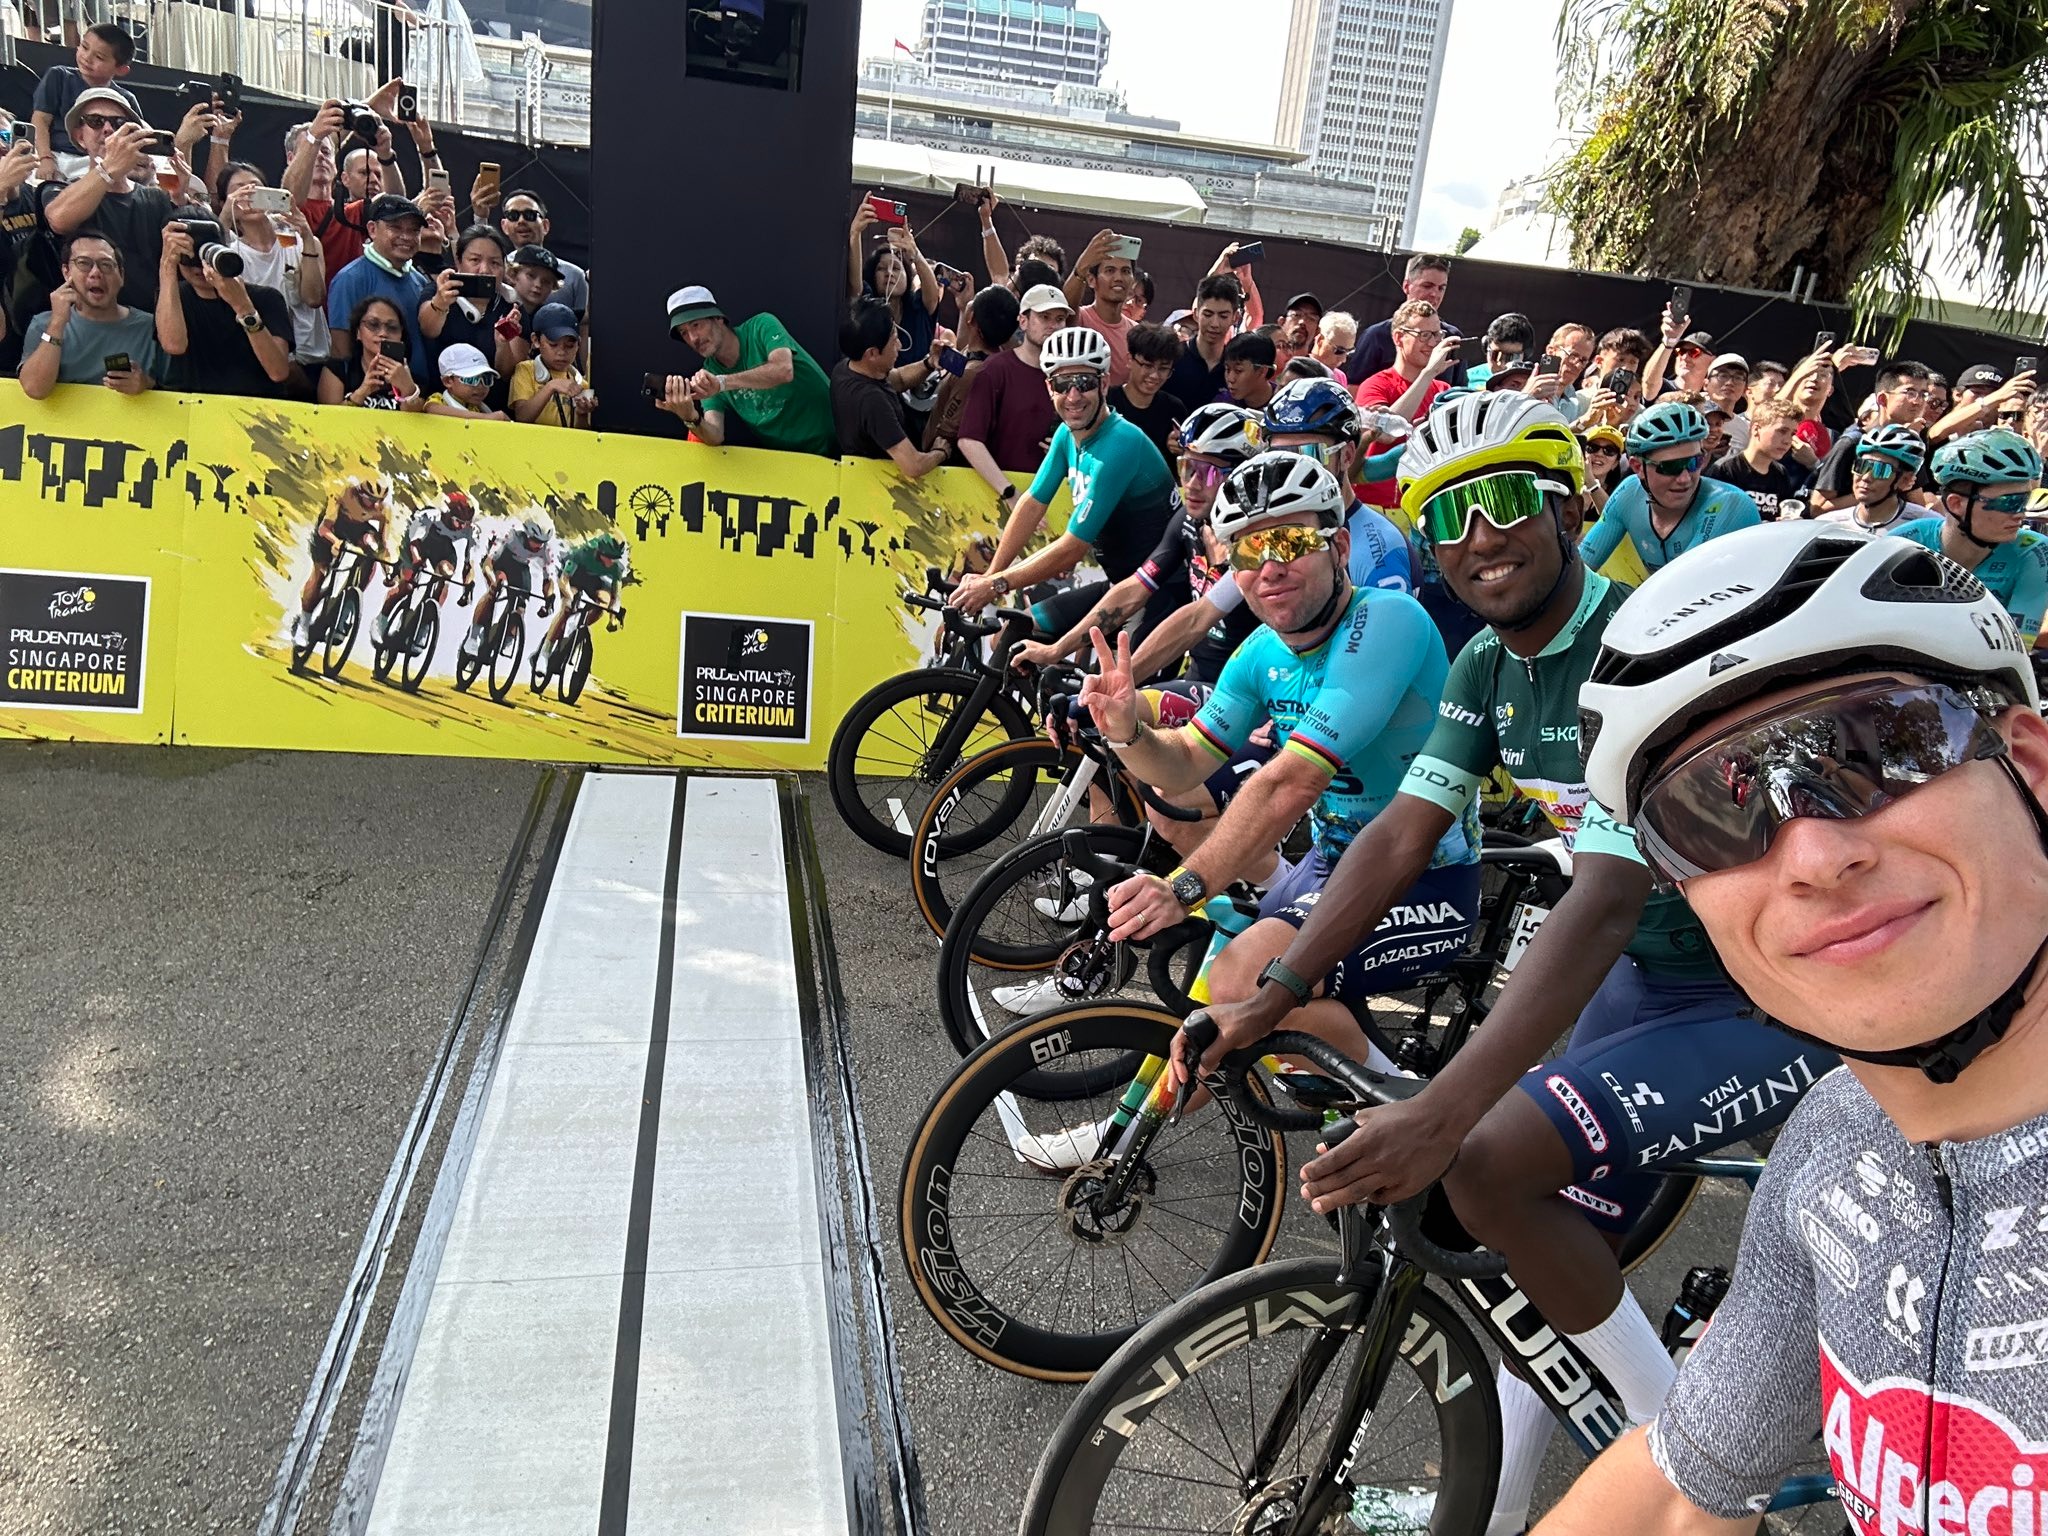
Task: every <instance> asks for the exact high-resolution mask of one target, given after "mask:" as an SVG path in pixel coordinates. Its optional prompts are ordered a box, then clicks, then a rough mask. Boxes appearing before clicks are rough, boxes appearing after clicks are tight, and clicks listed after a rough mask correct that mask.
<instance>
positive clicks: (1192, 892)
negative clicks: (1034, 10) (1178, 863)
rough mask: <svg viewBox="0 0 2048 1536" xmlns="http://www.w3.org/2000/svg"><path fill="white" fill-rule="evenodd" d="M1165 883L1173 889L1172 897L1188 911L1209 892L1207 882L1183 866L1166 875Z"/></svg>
mask: <svg viewBox="0 0 2048 1536" xmlns="http://www.w3.org/2000/svg"><path fill="white" fill-rule="evenodd" d="M1166 883H1167V885H1168V886H1169V887H1170V888H1171V889H1172V891H1173V899H1174V900H1175V901H1177V902H1179V903H1180V904H1181V905H1182V906H1184V907H1186V908H1187V909H1188V910H1189V911H1193V910H1194V909H1195V907H1196V906H1198V905H1199V904H1200V903H1201V900H1202V898H1203V897H1204V896H1207V895H1208V894H1209V882H1208V881H1206V880H1204V879H1203V878H1202V877H1201V876H1200V875H1198V874H1196V873H1195V872H1194V871H1193V870H1192V869H1188V868H1187V867H1185V866H1183V867H1181V868H1180V869H1176V870H1175V871H1174V872H1173V873H1172V874H1170V875H1168V876H1167V877H1166Z"/></svg>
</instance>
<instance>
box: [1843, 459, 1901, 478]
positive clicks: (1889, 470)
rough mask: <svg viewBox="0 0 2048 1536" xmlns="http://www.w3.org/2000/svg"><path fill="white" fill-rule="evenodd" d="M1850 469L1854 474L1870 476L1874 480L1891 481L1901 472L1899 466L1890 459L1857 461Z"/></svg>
mask: <svg viewBox="0 0 2048 1536" xmlns="http://www.w3.org/2000/svg"><path fill="white" fill-rule="evenodd" d="M1849 468H1850V469H1851V471H1852V472H1854V473H1856V474H1859V475H1865V476H1868V477H1869V478H1870V479H1872V480H1889V479H1891V478H1892V476H1894V475H1896V474H1897V473H1898V472H1899V466H1898V465H1897V464H1895V463H1893V462H1892V461H1891V460H1890V459H1880V458H1875V457H1871V458H1862V459H1857V460H1856V461H1855V462H1854V463H1852V464H1851V465H1850V466H1849Z"/></svg>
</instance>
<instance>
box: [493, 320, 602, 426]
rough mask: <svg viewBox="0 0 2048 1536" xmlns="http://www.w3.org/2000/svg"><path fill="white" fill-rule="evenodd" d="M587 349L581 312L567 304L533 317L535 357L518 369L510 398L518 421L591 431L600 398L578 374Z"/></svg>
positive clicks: (513, 413)
mask: <svg viewBox="0 0 2048 1536" xmlns="http://www.w3.org/2000/svg"><path fill="white" fill-rule="evenodd" d="M582 344H583V331H582V327H581V326H579V325H578V324H577V323H576V311H575V310H573V309H571V308H570V307H569V306H568V305H566V304H543V305H541V307H540V309H539V311H538V312H537V313H535V315H534V317H533V356H531V357H529V358H528V359H526V361H525V362H523V363H521V364H520V365H519V366H518V367H517V368H515V369H513V370H512V384H511V392H510V397H509V398H510V399H511V402H512V419H513V420H514V421H529V422H533V421H537V422H540V423H542V424H544V425H546V426H551V427H582V428H584V429H586V430H587V429H588V428H589V427H590V425H591V417H592V415H593V413H594V412H595V411H596V409H597V396H596V395H594V394H592V393H591V390H590V385H589V383H588V382H587V381H586V380H585V379H584V377H583V375H582V374H581V373H579V372H577V371H576V354H577V352H578V350H579V349H580V348H581V346H582Z"/></svg>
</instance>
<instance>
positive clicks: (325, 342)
mask: <svg viewBox="0 0 2048 1536" xmlns="http://www.w3.org/2000/svg"><path fill="white" fill-rule="evenodd" d="M273 190H274V189H272V188H269V187H265V186H264V185H263V173H262V172H261V171H259V170H257V169H256V167H255V166H253V165H250V164H249V163H248V162H246V161H243V160H230V161H229V162H228V163H227V164H226V165H224V166H222V167H221V173H220V175H219V176H218V177H217V178H215V181H214V206H215V207H216V208H218V209H220V219H221V223H222V224H223V225H224V226H225V227H226V228H227V231H228V234H229V236H230V238H229V240H228V242H227V245H228V249H229V250H231V251H233V252H235V253H236V254H237V255H239V256H240V257H241V258H242V281H243V282H245V283H261V284H262V285H263V286H264V287H266V288H275V289H276V290H277V291H278V293H279V294H281V295H283V297H284V305H285V308H286V309H287V310H289V311H290V312H291V317H292V337H293V344H292V356H293V357H295V358H296V359H298V361H299V362H300V364H301V365H303V366H305V367H308V368H317V367H319V366H320V364H322V363H323V362H325V361H326V360H327V355H328V353H329V352H330V351H331V350H332V342H331V340H330V338H329V336H328V331H327V267H326V257H325V254H324V253H323V252H322V251H321V249H320V242H319V241H318V240H315V239H314V238H313V226H312V224H311V223H310V222H309V221H308V220H307V218H306V215H305V214H304V213H303V212H301V211H300V209H299V207H298V205H297V204H296V203H294V202H292V201H291V194H289V193H278V194H277V200H278V201H281V202H282V203H283V204H284V207H283V208H282V209H280V210H278V211H275V212H272V211H269V210H266V209H262V208H258V207H257V206H256V205H255V198H256V197H257V195H258V194H259V193H269V192H272V191H273ZM287 234H289V236H290V240H289V243H287V241H286V238H285V237H286V235H287Z"/></svg>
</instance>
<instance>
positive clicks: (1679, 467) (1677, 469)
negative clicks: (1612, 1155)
mask: <svg viewBox="0 0 2048 1536" xmlns="http://www.w3.org/2000/svg"><path fill="white" fill-rule="evenodd" d="M1706 462H1707V456H1706V455H1705V454H1704V453H1695V454H1693V455H1691V456H1690V457H1688V458H1683V459H1645V460H1643V468H1645V469H1651V470H1655V471H1656V472H1657V473H1658V474H1660V475H1665V476H1668V477H1670V478H1672V479H1676V478H1677V477H1678V476H1680V475H1689V474H1691V473H1692V472H1693V471H1694V470H1696V469H1698V468H1699V467H1700V466H1701V465H1702V464H1704V463H1706Z"/></svg>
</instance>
